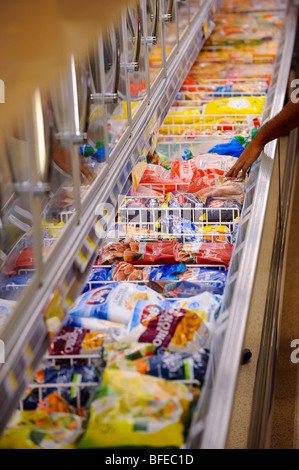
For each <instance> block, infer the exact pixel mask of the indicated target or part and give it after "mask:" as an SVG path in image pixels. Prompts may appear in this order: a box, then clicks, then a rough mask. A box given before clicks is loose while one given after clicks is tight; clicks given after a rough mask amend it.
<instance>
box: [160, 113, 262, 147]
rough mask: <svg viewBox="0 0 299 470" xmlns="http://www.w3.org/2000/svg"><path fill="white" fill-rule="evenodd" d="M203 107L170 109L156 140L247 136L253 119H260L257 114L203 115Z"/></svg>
mask: <svg viewBox="0 0 299 470" xmlns="http://www.w3.org/2000/svg"><path fill="white" fill-rule="evenodd" d="M204 106H205V105H203V104H201V106H192V105H191V106H187V107H185V106H178V107H172V108H171V109H170V111H169V113H168V115H167V118H166V119H165V120H164V122H163V124H162V126H161V127H160V130H159V134H158V136H159V137H158V138H159V139H160V138H161V137H162V136H168V137H169V136H173V137H179V138H181V137H182V136H183V137H184V138H186V137H187V136H189V137H191V138H194V137H196V136H202V135H224V134H229V135H230V136H231V135H238V134H239V135H243V136H248V135H249V129H250V128H251V127H252V122H253V121H254V119H256V120H259V118H260V115H258V114H257V115H254V114H250V115H246V114H237V113H236V114H204V113H203V112H204Z"/></svg>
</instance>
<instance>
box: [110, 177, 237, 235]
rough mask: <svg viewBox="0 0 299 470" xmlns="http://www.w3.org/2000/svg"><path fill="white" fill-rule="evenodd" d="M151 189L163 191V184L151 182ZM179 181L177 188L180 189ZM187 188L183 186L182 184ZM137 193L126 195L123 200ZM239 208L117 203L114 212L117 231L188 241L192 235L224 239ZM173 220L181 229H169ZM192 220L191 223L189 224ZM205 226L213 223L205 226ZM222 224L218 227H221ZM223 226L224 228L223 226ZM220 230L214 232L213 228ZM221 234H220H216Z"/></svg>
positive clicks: (165, 190) (232, 227)
mask: <svg viewBox="0 0 299 470" xmlns="http://www.w3.org/2000/svg"><path fill="white" fill-rule="evenodd" d="M147 186H148V187H151V186H152V189H155V190H157V189H158V190H159V191H161V192H163V194H167V192H168V191H167V189H168V188H165V185H163V184H161V185H160V186H159V184H156V183H155V184H153V185H148V184H147ZM181 189H182V188H181V185H180V190H181ZM186 189H187V188H186ZM132 199H134V200H135V199H136V200H138V197H136V198H135V197H134V198H132V197H130V198H128V199H127V200H132ZM240 213H241V209H239V208H236V207H219V208H214V207H213V208H203V207H202V206H200V205H199V206H198V207H191V205H189V206H188V204H186V206H184V207H179V208H176V207H121V208H120V209H119V212H118V221H119V224H120V225H119V227H118V229H119V235H120V236H121V235H122V234H123V237H128V236H134V235H138V236H143V237H144V238H153V239H168V240H169V239H171V238H174V239H175V238H180V239H182V240H183V242H188V241H191V239H192V238H194V241H196V240H195V238H198V239H200V238H203V237H213V239H208V238H207V240H208V241H218V240H217V238H218V239H219V241H224V242H225V241H227V240H228V239H229V238H231V233H232V232H233V231H234V230H235V228H236V223H237V221H238V219H239V217H240ZM175 224H180V228H181V230H180V231H179V230H177V227H176V229H175V230H173V228H174V225H175ZM191 224H192V225H191ZM209 227H213V230H212V229H209ZM221 227H222V228H221ZM223 227H225V228H227V230H224V229H223ZM217 231H218V232H221V234H220V233H215V234H214V235H213V232H217ZM222 233H223V238H222V239H221V238H220V235H221V236H222Z"/></svg>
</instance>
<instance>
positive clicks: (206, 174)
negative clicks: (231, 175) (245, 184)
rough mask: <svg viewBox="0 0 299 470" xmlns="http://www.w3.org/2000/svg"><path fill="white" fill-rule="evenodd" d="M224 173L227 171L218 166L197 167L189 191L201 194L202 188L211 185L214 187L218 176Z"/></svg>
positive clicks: (196, 194)
mask: <svg viewBox="0 0 299 470" xmlns="http://www.w3.org/2000/svg"><path fill="white" fill-rule="evenodd" d="M224 174H225V171H224V170H220V169H218V168H207V169H206V170H202V169H201V168H196V170H195V171H194V173H193V177H192V181H191V183H190V184H189V186H188V190H187V192H188V193H191V194H193V195H195V196H200V194H201V190H203V189H206V188H210V187H212V188H213V187H214V186H215V180H216V177H217V176H222V175H224Z"/></svg>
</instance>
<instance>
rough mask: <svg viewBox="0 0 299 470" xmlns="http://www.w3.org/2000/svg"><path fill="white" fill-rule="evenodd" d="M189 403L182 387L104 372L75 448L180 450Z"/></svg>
mask: <svg viewBox="0 0 299 470" xmlns="http://www.w3.org/2000/svg"><path fill="white" fill-rule="evenodd" d="M192 399H193V397H192V394H191V393H190V391H189V389H188V388H187V386H186V385H185V384H182V383H175V382H172V381H167V380H164V379H160V378H157V377H152V376H149V375H142V374H139V373H138V372H135V371H127V370H118V369H110V368H107V369H105V370H104V375H103V383H102V387H101V390H100V391H99V394H98V397H97V398H96V399H95V400H94V401H93V402H92V403H91V407H90V416H89V420H88V423H87V426H86V431H85V433H84V435H83V436H82V438H81V440H80V441H79V443H78V446H77V447H78V448H81V449H84V448H109V447H115V448H120V447H181V446H182V445H183V442H184V420H185V419H186V416H187V412H188V409H189V405H190V403H191V401H192Z"/></svg>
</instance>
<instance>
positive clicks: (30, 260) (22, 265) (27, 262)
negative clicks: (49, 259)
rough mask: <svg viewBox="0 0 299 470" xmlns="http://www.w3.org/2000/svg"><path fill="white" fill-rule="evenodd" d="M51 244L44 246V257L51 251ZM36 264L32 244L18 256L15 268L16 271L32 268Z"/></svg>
mask: <svg viewBox="0 0 299 470" xmlns="http://www.w3.org/2000/svg"><path fill="white" fill-rule="evenodd" d="M50 249H51V246H43V247H42V252H43V257H46V256H47V254H48V252H49V251H50ZM34 266H35V259H34V249H33V247H32V246H28V247H25V248H24V249H23V250H22V252H21V253H20V255H19V256H18V257H17V259H16V262H15V266H14V269H15V271H16V272H18V271H20V270H22V269H24V270H26V269H32V268H34Z"/></svg>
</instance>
